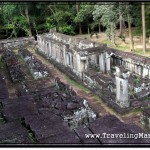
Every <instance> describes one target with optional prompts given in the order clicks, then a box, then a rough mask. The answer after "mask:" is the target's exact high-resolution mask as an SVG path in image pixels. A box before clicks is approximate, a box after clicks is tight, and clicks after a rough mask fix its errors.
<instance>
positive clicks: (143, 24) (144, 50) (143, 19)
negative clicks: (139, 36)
mask: <svg viewBox="0 0 150 150" xmlns="http://www.w3.org/2000/svg"><path fill="white" fill-rule="evenodd" d="M141 7H142V8H141V9H142V11H141V12H142V29H143V52H144V53H145V52H146V26H145V5H144V2H142V5H141Z"/></svg>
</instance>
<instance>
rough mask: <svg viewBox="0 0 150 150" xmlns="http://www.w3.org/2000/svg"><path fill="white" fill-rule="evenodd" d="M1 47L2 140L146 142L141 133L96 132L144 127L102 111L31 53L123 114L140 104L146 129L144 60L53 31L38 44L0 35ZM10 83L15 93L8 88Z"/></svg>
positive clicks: (149, 124)
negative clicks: (3, 37) (115, 136)
mask: <svg viewBox="0 0 150 150" xmlns="http://www.w3.org/2000/svg"><path fill="white" fill-rule="evenodd" d="M0 47H1V60H2V62H3V63H4V64H5V68H6V70H5V71H2V72H0V133H1V134H0V143H1V144H8V143H9V144H76V145H77V144H80V145H86V144H96V145H97V144H99V145H103V144H122V143H124V144H136V143H138V144H149V143H150V141H149V139H143V138H141V137H140V138H131V137H130V138H119V137H117V138H111V137H108V138H103V137H102V136H98V134H101V135H102V134H103V133H109V134H122V133H125V134H131V135H135V134H136V135H137V134H139V133H143V134H146V133H147V132H146V131H145V130H143V129H142V128H140V127H139V126H137V125H135V124H134V123H132V124H125V123H124V122H123V121H121V120H120V119H118V118H117V117H116V116H114V115H103V116H100V115H99V114H98V113H97V112H96V111H95V110H94V109H93V108H92V107H91V105H90V104H89V103H88V99H86V98H84V97H82V96H80V94H78V93H76V92H75V90H74V89H73V88H72V87H70V86H69V85H68V84H66V83H64V82H63V81H62V80H61V79H60V78H58V77H57V76H55V75H54V73H53V68H49V67H48V66H47V65H46V64H44V63H43V62H42V60H40V59H39V58H38V57H36V55H39V56H40V57H41V56H42V58H45V60H47V62H48V63H51V64H53V65H54V67H56V68H58V69H59V70H60V71H62V72H64V73H66V74H67V75H68V76H70V78H72V79H74V80H75V81H77V82H79V83H80V84H83V85H84V86H86V87H87V88H89V89H90V90H91V91H92V92H93V93H95V94H96V95H98V96H99V97H100V98H101V99H102V100H103V101H104V102H105V103H107V104H108V105H109V106H110V107H111V108H113V109H114V110H115V111H116V112H118V113H120V114H123V113H125V112H127V111H129V110H132V109H134V108H139V107H140V108H141V107H143V108H145V110H144V111H143V114H142V115H141V122H142V124H144V125H145V127H146V128H149V127H150V122H149V116H150V113H149V108H147V109H146V107H147V106H149V101H146V99H148V98H149V94H150V92H149V86H150V82H149V81H150V70H149V65H148V64H149V62H150V59H149V58H147V57H142V56H138V55H135V54H131V53H126V52H122V51H119V50H116V49H112V48H109V47H107V46H106V45H104V44H97V43H95V42H90V41H87V40H82V39H77V38H75V37H72V36H68V35H63V34H60V33H57V32H56V31H55V30H51V31H50V32H49V33H46V34H42V35H37V41H36V40H34V38H33V37H29V38H17V39H12V40H2V41H0ZM29 49H33V51H34V52H35V53H32V52H33V51H32V50H29ZM16 51H17V52H16ZM25 68H26V69H25ZM0 71H1V70H0ZM4 75H6V76H4ZM10 85H11V86H12V87H14V89H15V92H14V91H11V92H10V87H9V88H8V86H10ZM14 89H13V90H14ZM12 92H13V94H14V95H13V97H11V96H12ZM86 135H88V136H90V135H92V136H93V135H94V136H95V135H96V138H90V137H87V136H86Z"/></svg>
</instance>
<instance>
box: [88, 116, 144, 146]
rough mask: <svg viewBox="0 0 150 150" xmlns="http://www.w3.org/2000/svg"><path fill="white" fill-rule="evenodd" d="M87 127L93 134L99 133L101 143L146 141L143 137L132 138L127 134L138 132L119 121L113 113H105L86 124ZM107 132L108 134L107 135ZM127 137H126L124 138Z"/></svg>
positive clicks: (142, 142) (139, 142) (141, 142)
mask: <svg viewBox="0 0 150 150" xmlns="http://www.w3.org/2000/svg"><path fill="white" fill-rule="evenodd" d="M88 128H89V129H90V130H91V131H92V132H93V133H94V134H100V135H101V136H100V138H99V140H100V141H101V142H102V143H103V144H119V143H120V144H137V143H138V144H144V143H147V141H146V140H145V139H134V138H132V137H129V136H128V135H130V134H134V133H138V130H137V132H136V129H135V131H134V132H133V131H132V129H130V126H128V125H127V124H125V123H123V122H121V121H120V120H119V119H117V118H116V117H115V116H113V115H106V116H104V117H101V118H98V119H96V120H95V121H93V122H92V123H90V124H89V125H88ZM108 134H109V135H108ZM126 137H128V138H126Z"/></svg>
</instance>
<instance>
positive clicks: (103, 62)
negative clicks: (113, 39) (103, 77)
mask: <svg viewBox="0 0 150 150" xmlns="http://www.w3.org/2000/svg"><path fill="white" fill-rule="evenodd" d="M99 65H100V71H101V72H102V73H105V60H104V53H101V54H100V55H99Z"/></svg>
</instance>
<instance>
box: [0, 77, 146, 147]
mask: <svg viewBox="0 0 150 150" xmlns="http://www.w3.org/2000/svg"><path fill="white" fill-rule="evenodd" d="M0 81H2V82H1V83H2V84H3V88H6V83H5V79H4V77H3V76H1V75H0ZM0 86H1V84H0ZM26 86H27V87H28V89H29V91H30V92H29V93H28V94H26V95H24V96H19V97H17V98H13V99H9V98H8V92H7V91H6V90H5V91H6V92H3V93H2V92H1V91H2V90H1V89H0V100H1V103H2V107H1V109H0V110H1V113H2V114H3V115H2V116H3V118H4V120H5V122H3V123H0V133H1V134H0V144H5V145H6V144H53V145H55V144H76V145H86V144H88V145H89V144H96V145H102V144H103V145H104V144H105V145H107V144H116V143H117V144H122V143H124V144H126V143H128V144H136V143H138V144H148V143H149V140H148V139H141V138H140V139H119V138H109V139H104V138H101V137H97V138H87V137H86V135H87V134H89V135H91V134H94V135H96V134H97V133H99V134H102V133H123V132H124V133H131V134H138V133H145V132H144V131H143V130H142V129H141V128H139V127H138V126H136V125H134V124H124V123H123V122H121V121H120V120H119V119H117V118H116V117H115V116H113V115H108V116H104V117H100V118H99V117H96V118H95V115H94V117H93V112H92V113H91V115H92V116H91V121H89V122H88V123H87V122H86V121H83V124H82V125H79V126H76V127H75V128H69V126H68V125H67V124H68V123H69V122H65V117H66V116H68V115H70V116H73V115H74V111H73V110H78V109H79V108H81V107H85V108H87V107H88V104H87V103H86V101H85V99H84V98H81V97H79V96H78V95H77V94H76V92H75V91H73V90H72V89H71V88H70V87H69V86H68V85H66V84H64V83H63V82H61V81H60V80H59V79H58V78H56V86H55V87H49V88H44V87H42V86H37V85H35V86H36V88H35V86H34V85H33V84H29V85H28V83H27V85H26ZM70 103H76V105H77V104H78V107H73V105H70ZM74 106H75V105H74ZM75 112H76V111H75ZM82 114H83V113H82ZM85 114H86V113H85ZM84 118H85V117H83V119H84ZM78 121H80V119H79V120H78Z"/></svg>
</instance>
